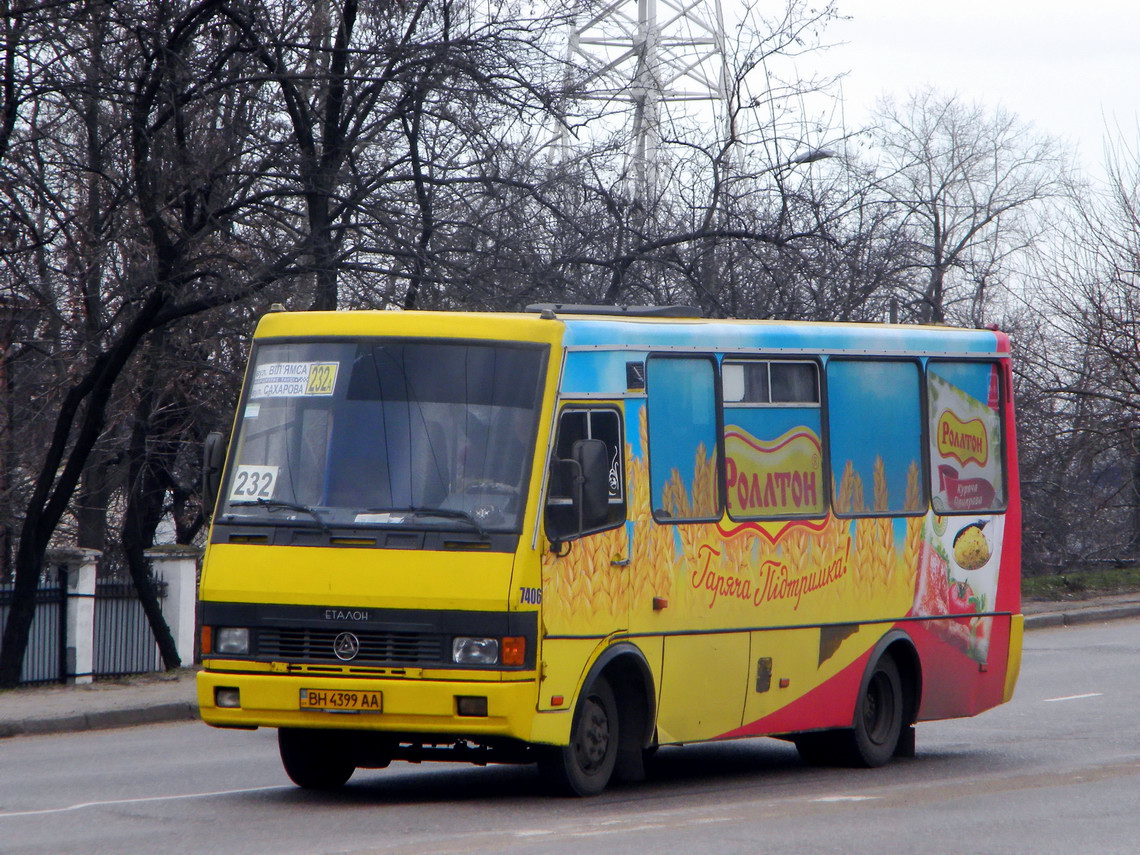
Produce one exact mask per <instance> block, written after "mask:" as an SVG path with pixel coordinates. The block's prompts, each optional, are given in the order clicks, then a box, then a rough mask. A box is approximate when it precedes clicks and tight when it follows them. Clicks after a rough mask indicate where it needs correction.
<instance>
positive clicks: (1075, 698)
mask: <svg viewBox="0 0 1140 855" xmlns="http://www.w3.org/2000/svg"><path fill="white" fill-rule="evenodd" d="M1103 695H1104V692H1086V693H1085V694H1083V695H1066V696H1065V697H1063V698H1046V699H1045V703H1047V704H1052V703H1056V702H1057V701H1081V700H1084V699H1085V698H1099V697H1102V696H1103Z"/></svg>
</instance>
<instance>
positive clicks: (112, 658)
mask: <svg viewBox="0 0 1140 855" xmlns="http://www.w3.org/2000/svg"><path fill="white" fill-rule="evenodd" d="M68 572H69V571H68V569H67V567H66V566H63V565H58V566H57V565H50V566H48V567H47V568H45V569H44V571H43V572H42V573H41V574H40V580H39V587H38V588H37V589H36V595H35V606H36V609H35V616H34V617H33V619H32V626H31V631H30V633H29V635H28V647H27V652H26V653H25V655H24V664H23V670H22V671H21V672H20V682H21V683H22V684H27V685H32V684H36V683H62V682H66V681H67V680H68V679H70V678H74V677H77V676H87V675H86V674H83V675H78V674H76V673H75V670H76V669H75V649H74V647H73V646H69V643H68V636H69V629H70V631H71V632H74V631H75V630H76V629H77V628H76V627H71V628H69V627H68V599H69V597H74V596H82V595H77V594H76V593H75V592H74V591H69V589H68ZM72 572H74V571H72ZM154 584H155V588H156V589H157V592H158V595H159V599H160V600H161V599H163V598H165V596H166V593H167V585H166V583H165V582H164V581H162V580H161V579H156V580H155V583H154ZM14 587H15V586H14V584H13V583H4V584H0V633H3V631H4V627H5V626H6V625H7V622H8V614H9V612H10V611H11V603H12V597H13V589H14ZM86 596H90V594H87V595H86ZM72 643H73V644H74V642H72ZM89 643H91V644H93V655H92V662H93V666H92V669H91V671H92V675H93V676H95V677H96V678H98V677H117V676H123V675H126V674H141V673H146V672H150V671H161V670H162V667H163V666H162V656H161V655H160V653H159V650H158V644H157V643H156V642H155V640H154V634H153V633H152V632H151V628H150V623H149V621H148V620H147V618H146V613H145V612H144V611H143V607H142V603H141V602H140V601H139V598H138V594H137V592H136V591H135V587H134V584H133V583H132V582H131V581H130V580H126V581H123V580H104V581H98V582H96V585H95V609H94V630H93V638H92V639H91V641H90V642H89Z"/></svg>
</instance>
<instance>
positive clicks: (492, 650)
mask: <svg viewBox="0 0 1140 855" xmlns="http://www.w3.org/2000/svg"><path fill="white" fill-rule="evenodd" d="M451 659H452V661H453V662H455V664H457V665H497V664H498V662H499V639H497V638H468V637H466V636H460V637H458V638H456V639H454V640H453V641H452V642H451Z"/></svg>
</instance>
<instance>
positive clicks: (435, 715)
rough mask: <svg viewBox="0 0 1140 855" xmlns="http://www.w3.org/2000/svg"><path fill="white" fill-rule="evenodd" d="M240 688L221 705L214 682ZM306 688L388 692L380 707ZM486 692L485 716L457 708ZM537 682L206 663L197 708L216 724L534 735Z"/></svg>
mask: <svg viewBox="0 0 1140 855" xmlns="http://www.w3.org/2000/svg"><path fill="white" fill-rule="evenodd" d="M218 688H236V689H238V691H239V692H240V698H241V706H240V707H219V706H217V704H216V703H215V690H216V689H218ZM302 689H309V690H325V691H331V692H339V691H380V692H383V711H382V712H380V713H365V712H359V713H357V712H323V711H315V710H302V709H300V695H301V690H302ZM471 696H478V697H486V699H487V715H486V716H461V715H459V714H458V702H457V698H459V697H471ZM536 700H537V684H536V681H535V680H534V679H533V678H531V679H523V680H515V681H511V682H485V681H465V680H423V679H350V678H339V677H338V678H329V677H322V676H317V675H292V674H250V673H238V672H234V671H213V670H204V671H201V672H199V674H198V709H199V711H200V714H201V716H202V720H203V721H205V722H206V723H207V724H210V725H213V726H215V727H243V728H248V727H315V728H330V729H345V730H376V731H388V732H394V733H401V734H422V735H423V736H424V737H425V739H430V738H431V737H433V736H438V737H465V736H466V737H474V738H480V737H508V738H514V739H521V740H524V741H531V739H532V738H533V736H534V735H535V734H533V733H532V729H533V723H534V718H535V706H536Z"/></svg>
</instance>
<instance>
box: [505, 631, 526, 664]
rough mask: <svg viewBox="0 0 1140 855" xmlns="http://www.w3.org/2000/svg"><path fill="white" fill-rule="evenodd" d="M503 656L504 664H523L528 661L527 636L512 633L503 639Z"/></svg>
mask: <svg viewBox="0 0 1140 855" xmlns="http://www.w3.org/2000/svg"><path fill="white" fill-rule="evenodd" d="M501 650H502V658H503V664H504V665H522V664H524V663H525V662H526V638H525V637H524V636H521V635H511V636H507V637H506V638H504V639H503V646H502V648H501Z"/></svg>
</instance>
